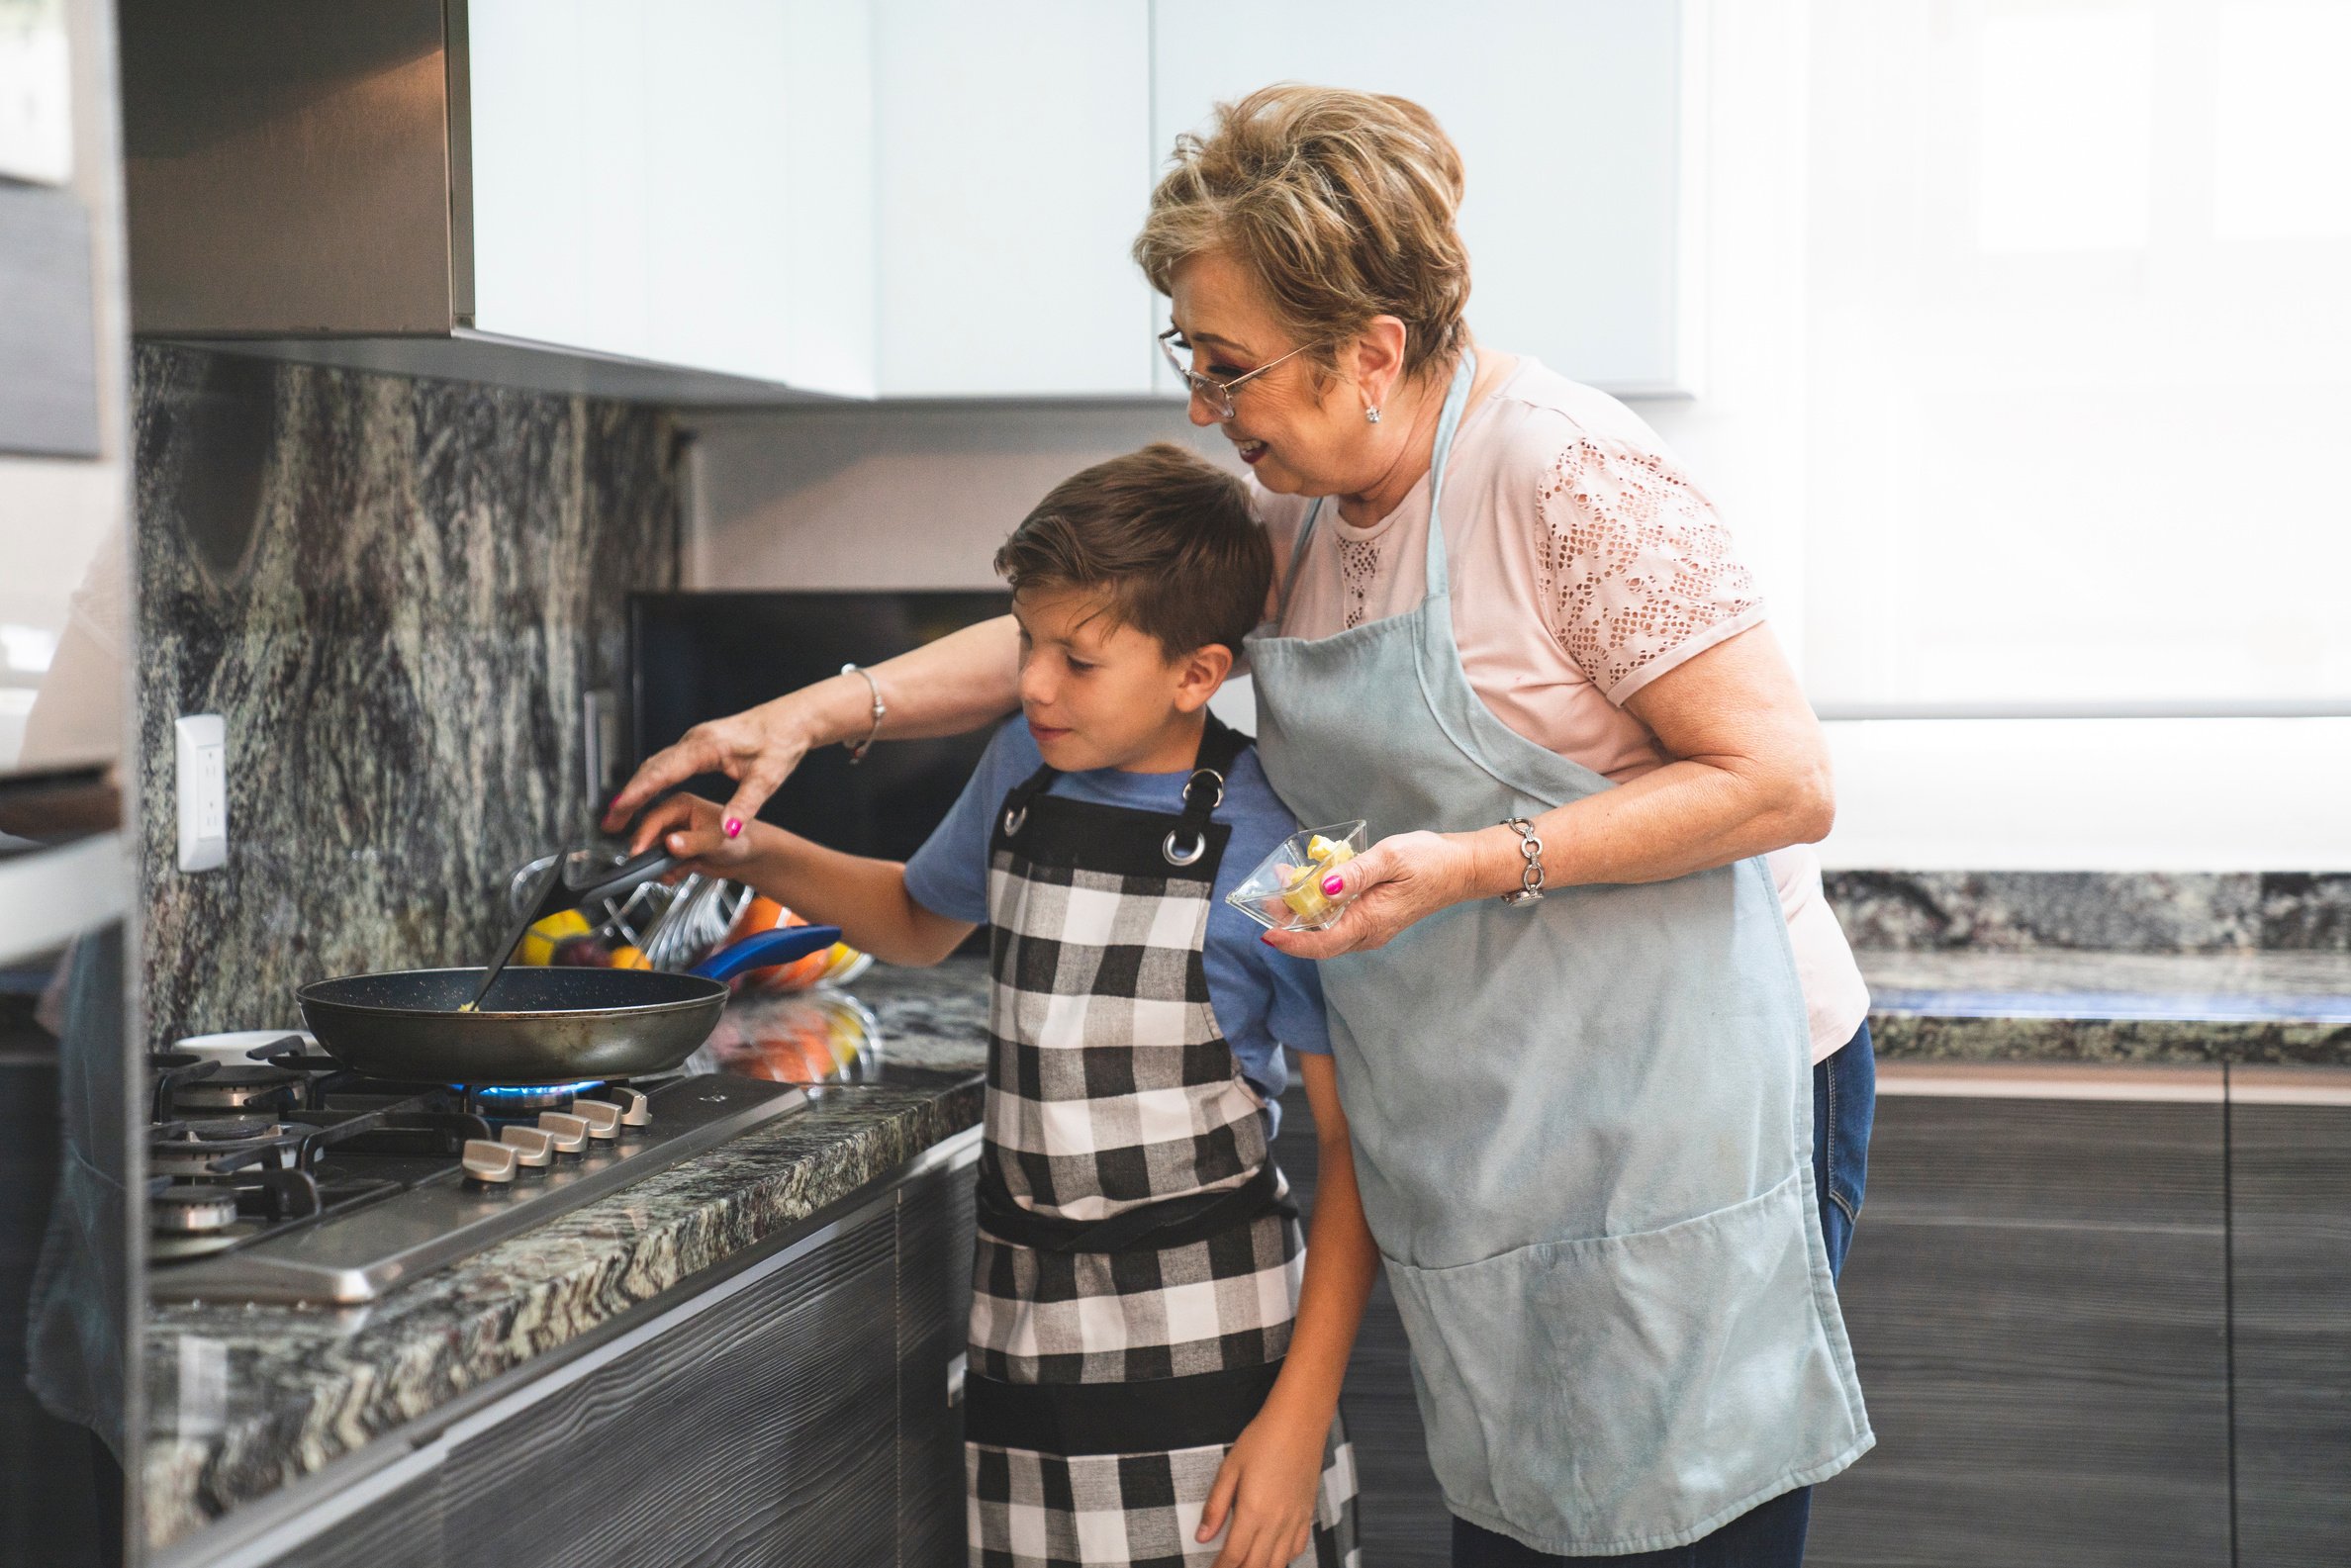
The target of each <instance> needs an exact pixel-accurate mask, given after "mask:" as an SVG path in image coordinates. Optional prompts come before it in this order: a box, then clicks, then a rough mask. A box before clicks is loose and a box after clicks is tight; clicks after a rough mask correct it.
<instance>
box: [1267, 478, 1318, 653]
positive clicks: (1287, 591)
mask: <svg viewBox="0 0 2351 1568" xmlns="http://www.w3.org/2000/svg"><path fill="white" fill-rule="evenodd" d="M1322 508H1323V498H1322V497H1320V496H1317V497H1315V498H1314V505H1313V506H1311V507H1307V508H1306V526H1305V527H1303V528H1300V529H1299V530H1298V542H1297V543H1296V544H1293V545H1291V546H1290V559H1289V570H1288V571H1286V572H1284V573H1282V574H1281V592H1280V593H1279V594H1277V595H1275V596H1274V598H1273V624H1274V625H1275V626H1276V627H1278V626H1279V625H1280V624H1281V623H1282V622H1283V621H1284V620H1287V619H1288V618H1289V606H1290V595H1291V594H1292V593H1293V592H1295V591H1296V589H1297V586H1298V569H1299V568H1300V567H1302V566H1304V565H1305V564H1306V548H1307V546H1309V545H1311V544H1312V543H1314V525H1315V524H1316V523H1318V522H1320V521H1322Z"/></svg>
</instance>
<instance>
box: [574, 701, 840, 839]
mask: <svg viewBox="0 0 2351 1568" xmlns="http://www.w3.org/2000/svg"><path fill="white" fill-rule="evenodd" d="M808 690H810V691H813V690H814V689H813V688H810V689H808ZM809 705H810V704H809V703H808V701H807V698H806V694H805V692H790V693H788V694H786V695H784V696H780V697H777V698H776V699H775V700H774V701H772V702H762V703H760V704H759V706H757V707H753V708H745V709H744V710H743V711H742V712H740V713H730V714H728V715H727V716H726V717H724V718H714V719H710V720H709V721H707V722H706V723H702V724H697V725H695V726H694V728H692V729H690V730H688V731H687V732H686V734H685V736H684V737H683V738H681V739H680V740H679V742H678V743H677V744H676V745H675V746H668V747H664V748H663V749H662V750H660V751H657V752H655V753H654V754H653V755H652V756H650V757H648V758H646V759H645V765H644V766H643V767H641V768H639V769H638V770H637V771H636V776H635V777H634V778H632V779H630V780H629V781H628V785H627V787H626V788H624V789H622V790H621V791H620V792H619V793H618V794H617V795H615V796H613V797H612V803H611V806H610V807H609V808H607V810H606V811H605V818H604V825H605V831H606V832H608V833H616V832H618V831H619V830H620V828H621V826H622V825H624V824H625V823H626V822H627V821H628V819H629V818H630V817H631V816H633V815H634V814H635V813H636V809H637V808H638V807H639V806H641V805H643V804H644V803H645V802H646V801H648V800H650V799H652V798H653V797H654V796H655V795H657V794H659V793H661V791H662V790H664V789H668V788H672V787H674V786H676V785H678V784H684V783H685V782H686V781H687V780H689V779H692V778H694V777H695V776H696V775H698V774H707V773H722V774H724V775H726V777H727V778H729V779H732V780H734V781H735V782H736V784H737V788H736V789H735V792H734V798H732V799H731V800H729V801H727V803H726V806H725V809H724V810H721V809H719V808H718V807H716V806H711V807H710V818H711V821H712V822H714V823H716V824H718V827H719V832H720V834H721V835H722V836H723V835H724V833H725V824H726V823H728V822H732V823H734V824H735V831H736V832H737V833H738V834H739V833H740V832H741V831H742V827H743V825H744V824H746V823H748V822H750V821H751V819H752V818H753V817H756V816H757V815H758V814H759V808H760V807H761V806H763V805H765V804H767V798H768V796H769V795H772V794H774V793H775V792H776V790H777V788H778V786H780V785H781V784H783V783H784V781H785V780H786V779H788V778H790V777H791V775H792V770H793V769H795V768H798V767H799V765H800V759H801V758H803V757H805V756H807V755H808V752H809V749H810V748H811V747H812V746H814V745H815V744H816V738H815V736H814V735H813V733H812V732H811V729H812V726H811V724H810V714H809V712H808V708H809ZM663 803H664V804H665V805H666V804H667V803H668V802H666V801H665V802H663ZM657 809H658V808H657ZM637 841H638V842H639V843H640V844H641V843H645V842H649V841H648V840H647V839H646V838H645V836H644V834H643V833H642V832H641V831H640V832H639V833H638V835H637Z"/></svg>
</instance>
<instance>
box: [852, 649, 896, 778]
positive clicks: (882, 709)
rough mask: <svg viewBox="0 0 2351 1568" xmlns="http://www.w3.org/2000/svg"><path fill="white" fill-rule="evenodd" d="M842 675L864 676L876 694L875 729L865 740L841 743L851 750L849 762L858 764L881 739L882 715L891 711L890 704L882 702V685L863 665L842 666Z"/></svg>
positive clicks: (870, 731)
mask: <svg viewBox="0 0 2351 1568" xmlns="http://www.w3.org/2000/svg"><path fill="white" fill-rule="evenodd" d="M841 674H843V675H862V676H864V677H865V684H866V689H867V690H868V691H870V692H873V693H874V727H873V728H872V729H869V730H867V731H866V738H865V739H864V740H860V741H846V740H845V741H843V742H841V744H842V745H843V746H846V747H848V748H849V761H850V762H851V763H852V764H856V763H861V762H864V761H865V758H866V753H867V752H870V751H872V750H873V749H874V742H875V741H877V740H879V739H880V738H881V736H882V715H883V714H885V713H887V712H889V711H890V704H889V703H887V702H885V701H883V700H882V683H881V682H879V681H877V680H875V679H874V672H873V671H871V670H868V669H866V668H865V667H864V666H862V665H854V664H845V665H843V666H841Z"/></svg>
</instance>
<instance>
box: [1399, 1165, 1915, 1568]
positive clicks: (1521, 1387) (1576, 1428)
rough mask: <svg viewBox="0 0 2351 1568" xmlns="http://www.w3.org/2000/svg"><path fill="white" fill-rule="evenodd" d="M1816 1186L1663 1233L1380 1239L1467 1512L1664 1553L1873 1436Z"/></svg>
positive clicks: (1544, 1541)
mask: <svg viewBox="0 0 2351 1568" xmlns="http://www.w3.org/2000/svg"><path fill="white" fill-rule="evenodd" d="M1805 1203H1806V1196H1805V1190H1804V1183H1803V1180H1802V1177H1801V1175H1798V1176H1791V1177H1789V1178H1788V1179H1787V1180H1785V1181H1783V1182H1781V1183H1780V1184H1779V1185H1778V1186H1776V1187H1774V1188H1772V1189H1771V1190H1770V1191H1769V1192H1766V1193H1763V1194H1762V1195H1760V1196H1758V1197H1755V1198H1750V1199H1748V1200H1746V1201H1745V1202H1743V1203H1739V1204H1735V1205H1733V1206H1732V1207H1730V1208H1727V1209H1721V1210H1718V1211H1716V1212H1715V1213H1713V1214H1708V1215H1702V1216H1700V1217H1699V1218H1697V1219H1694V1220H1686V1221H1683V1222H1682V1223H1680V1224H1678V1225H1672V1226H1668V1227H1666V1228H1665V1229H1663V1230H1659V1231H1646V1232H1642V1233H1639V1234H1636V1235H1632V1236H1616V1237H1604V1238H1599V1239H1595V1240H1590V1241H1579V1242H1550V1243H1543V1244H1540V1245H1534V1246H1527V1247H1521V1248H1519V1249H1518V1250H1516V1251H1510V1252H1504V1253H1502V1254H1500V1255H1499V1256H1495V1257H1489V1258H1484V1259H1481V1260H1480V1261H1478V1262H1474V1263H1463V1264H1459V1265H1457V1266H1454V1267H1448V1268H1417V1267H1414V1266H1412V1265H1411V1264H1407V1263H1400V1262H1398V1261H1397V1260H1395V1259H1394V1258H1389V1259H1387V1273H1388V1279H1389V1281H1390V1283H1391V1285H1392V1286H1393V1288H1394V1291H1395V1296H1396V1305H1397V1307H1398V1308H1399V1309H1400V1311H1401V1312H1402V1315H1403V1319H1404V1327H1405V1331H1406V1333H1407V1335H1408V1336H1409V1337H1410V1338H1411V1341H1412V1352H1413V1354H1412V1361H1413V1382H1414V1385H1415V1389H1416V1391H1417V1392H1418V1394H1419V1396H1420V1407H1421V1417H1422V1420H1423V1422H1424V1423H1425V1424H1426V1426H1427V1429H1428V1438H1429V1457H1430V1460H1431V1462H1432V1464H1433V1465H1434V1466H1435V1468H1436V1472H1437V1477H1438V1480H1439V1481H1440V1482H1441V1483H1443V1485H1444V1488H1445V1493H1446V1501H1447V1502H1448V1504H1449V1505H1451V1506H1452V1508H1453V1510H1454V1512H1455V1513H1457V1514H1459V1515H1460V1516H1462V1517H1463V1518H1465V1519H1467V1520H1469V1521H1470V1522H1472V1523H1476V1524H1482V1525H1484V1526H1486V1527H1487V1528H1489V1529H1499V1530H1504V1531H1506V1532H1508V1533H1510V1534H1513V1535H1516V1536H1518V1537H1519V1538H1521V1539H1523V1540H1526V1541H1528V1542H1529V1543H1530V1544H1532V1545H1535V1546H1536V1547H1538V1548H1539V1549H1540V1550H1544V1551H1550V1552H1558V1553H1567V1554H1584V1553H1594V1554H1597V1553H1609V1552H1627V1551H1653V1550H1657V1549H1660V1548H1663V1547H1667V1546H1673V1545H1679V1544H1682V1543H1683V1542H1686V1541H1689V1540H1694V1539H1696V1538H1697V1537H1698V1536H1700V1535H1702V1534H1704V1533H1706V1532H1707V1531H1708V1530H1711V1529H1714V1528H1716V1527H1718V1526H1720V1525H1721V1524H1724V1523H1726V1522H1729V1521H1730V1520H1732V1519H1735V1518H1737V1517H1738V1516H1739V1515H1740V1514H1742V1513H1744V1512H1745V1511H1746V1510H1748V1509H1750V1508H1752V1507H1754V1506H1755V1505H1757V1504H1759V1503H1762V1502H1764V1501H1766V1500H1768V1499H1770V1498H1772V1497H1775V1496H1777V1495H1778V1494H1779V1493H1781V1492H1783V1491H1786V1490H1788V1489H1789V1488H1790V1487H1794V1486H1801V1485H1808V1484H1810V1483H1812V1482H1814V1481H1818V1480H1822V1479H1825V1478H1826V1477H1827V1476H1829V1475H1832V1474H1834V1473H1835V1472H1836V1471H1837V1470H1839V1469H1842V1468H1843V1467H1844V1466H1845V1465H1846V1464H1848V1463H1850V1462H1851V1461H1852V1460H1853V1459H1854V1458H1855V1457H1857V1456H1858V1455H1859V1454H1860V1453H1861V1452H1862V1451H1864V1450H1865V1449H1866V1448H1867V1447H1868V1446H1869V1438H1868V1425H1867V1418H1866V1416H1865V1415H1864V1414H1863V1412H1862V1409H1861V1401H1860V1394H1859V1389H1858V1386H1857V1384H1855V1383H1854V1382H1853V1380H1852V1359H1851V1353H1850V1351H1849V1350H1848V1349H1847V1347H1846V1344H1845V1339H1844V1333H1843V1327H1842V1325H1841V1323H1837V1322H1835V1321H1834V1314H1835V1298H1834V1294H1833V1293H1831V1292H1830V1290H1829V1289H1828V1286H1827V1277H1828V1276H1827V1273H1826V1269H1825V1267H1824V1268H1823V1269H1822V1270H1821V1271H1820V1272H1819V1273H1818V1274H1817V1275H1816V1272H1815V1269H1814V1266H1813V1257H1812V1248H1811V1246H1810V1245H1809V1243H1808V1237H1807V1227H1806V1224H1805V1221H1806V1211H1805V1207H1804V1206H1805ZM1816 1289H1817V1290H1818V1294H1817V1295H1816Z"/></svg>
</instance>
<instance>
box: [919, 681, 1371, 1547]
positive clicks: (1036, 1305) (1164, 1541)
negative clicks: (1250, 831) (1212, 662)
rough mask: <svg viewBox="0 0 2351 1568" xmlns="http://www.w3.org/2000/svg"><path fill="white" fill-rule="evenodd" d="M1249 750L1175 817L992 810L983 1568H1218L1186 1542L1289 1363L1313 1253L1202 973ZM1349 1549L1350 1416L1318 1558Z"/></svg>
mask: <svg viewBox="0 0 2351 1568" xmlns="http://www.w3.org/2000/svg"><path fill="white" fill-rule="evenodd" d="M1249 744H1250V742H1249V738H1248V737H1247V736H1244V735H1240V734H1237V733H1236V732H1234V731H1233V730H1231V729H1229V728H1228V727H1226V726H1225V725H1224V724H1222V723H1220V722H1219V721H1217V720H1216V719H1215V718H1214V716H1213V715H1212V716H1211V717H1210V718H1209V720H1208V724H1207V728H1206V730H1205V731H1204V732H1203V734H1202V736H1201V741H1200V754H1199V757H1198V760H1197V762H1196V764H1195V767H1194V770H1193V773H1192V775H1191V777H1190V779H1188V780H1187V781H1186V782H1185V785H1184V792H1183V805H1182V808H1181V810H1180V811H1179V812H1178V813H1176V814H1175V815H1174V816H1173V817H1171V816H1169V815H1167V814H1164V813H1160V812H1153V811H1139V810H1132V809H1128V808H1124V807H1117V806H1107V805H1102V804H1099V803H1096V802H1092V801H1084V800H1073V799H1069V798H1066V797H1062V796H1057V795H1054V794H1052V793H1051V792H1050V791H1051V788H1052V784H1053V781H1054V780H1055V779H1056V778H1057V777H1059V776H1058V775H1057V774H1056V773H1055V771H1054V770H1053V769H1051V768H1042V769H1039V770H1038V771H1037V773H1036V774H1034V775H1032V776H1031V777H1030V778H1029V779H1027V780H1025V781H1023V782H1022V783H1021V784H1018V785H1017V786H1015V787H1014V788H1013V789H1012V790H1010V791H1009V792H1008V793H1007V794H1006V795H1005V797H1004V805H1003V809H1002V810H1001V811H999V812H998V813H997V816H996V832H995V834H994V835H993V838H992V840H991V843H990V845H989V870H988V919H989V925H990V932H989V964H990V973H991V976H992V985H991V991H990V1001H989V1021H988V1034H989V1053H988V1078H987V1141H986V1143H985V1145H984V1146H983V1151H982V1156H981V1161H980V1178H979V1193H978V1209H979V1232H980V1234H979V1239H978V1243H977V1248H976V1253H975V1261H974V1267H973V1285H972V1322H971V1343H970V1362H969V1367H970V1370H969V1373H968V1375H967V1377H966V1379H965V1383H964V1434H965V1439H966V1440H965V1448H964V1454H965V1473H966V1497H967V1512H968V1515H969V1519H970V1553H971V1560H972V1561H973V1562H981V1561H984V1560H985V1561H987V1562H989V1563H1004V1564H1013V1565H1030V1564H1035V1565H1039V1568H1042V1565H1044V1564H1046V1563H1053V1564H1065V1563H1069V1564H1080V1563H1082V1564H1100V1565H1104V1568H1107V1565H1111V1564H1121V1565H1123V1564H1129V1563H1136V1562H1146V1561H1148V1562H1160V1561H1166V1562H1184V1563H1193V1562H1196V1563H1199V1564H1203V1565H1204V1564H1206V1563H1209V1562H1211V1561H1212V1560H1213V1559H1214V1558H1215V1556H1216V1554H1217V1551H1218V1549H1219V1543H1209V1544H1202V1543H1200V1542H1196V1541H1194V1540H1192V1538H1191V1528H1192V1526H1193V1525H1196V1524H1197V1522H1198V1521H1199V1516H1200V1510H1201V1507H1202V1506H1203V1504H1204V1503H1205V1502H1206V1499H1207V1496H1208V1490H1209V1487H1210V1486H1211V1485H1212V1484H1213V1482H1214V1481H1215V1478H1216V1472H1217V1469H1218V1467H1219V1466H1220V1465H1221V1464H1222V1463H1223V1462H1224V1456H1225V1453H1226V1452H1227V1450H1228V1449H1229V1448H1230V1447H1231V1445H1232V1443H1233V1440H1234V1439H1235V1438H1237V1437H1238V1436H1239V1435H1240V1434H1241V1431H1242V1429H1244V1428H1245V1427H1247V1426H1248V1424H1249V1423H1250V1421H1251V1420H1253V1419H1254V1418H1255V1417H1256V1415H1257V1412H1258V1409H1259V1407H1260V1406H1262V1405H1263V1404H1264V1403H1265V1399H1266V1396H1267V1394H1268V1393H1269V1392H1270V1391H1271V1389H1272V1386H1273V1381H1274V1379H1275V1378H1276V1377H1277V1376H1278V1375H1279V1374H1280V1370H1281V1360H1282V1357H1283V1355H1285V1354H1286V1353H1287V1351H1288V1348H1289V1337H1290V1327H1291V1320H1292V1317H1293V1316H1294V1314H1295V1312H1296V1306H1297V1289H1298V1282H1299V1278H1300V1275H1301V1273H1302V1271H1303V1267H1304V1254H1305V1241H1304V1237H1303V1235H1302V1234H1301V1232H1300V1229H1299V1225H1298V1219H1297V1211H1296V1208H1295V1206H1294V1205H1292V1204H1291V1203H1290V1202H1289V1200H1288V1195H1287V1184H1286V1183H1285V1182H1284V1181H1283V1180H1282V1177H1281V1172H1280V1169H1279V1167H1278V1166H1277V1165H1276V1164H1275V1163H1274V1161H1273V1159H1272V1155H1271V1152H1270V1149H1269V1148H1268V1147H1267V1141H1266V1116H1265V1111H1264V1106H1263V1103H1262V1102H1261V1101H1260V1099H1259V1098H1258V1095H1257V1093H1256V1091H1255V1090H1253V1089H1251V1088H1250V1087H1249V1085H1248V1084H1247V1083H1246V1082H1244V1081H1243V1080H1242V1078H1241V1075H1240V1071H1239V1068H1238V1066H1237V1064H1236V1063H1235V1061H1234V1060H1233V1055H1232V1051H1231V1049H1230V1048H1229V1047H1228V1046H1227V1045H1226V1044H1225V1041H1224V1037H1223V1034H1222V1033H1221V1031H1220V1030H1219V1029H1218V1028H1217V1024H1216V1016H1215V1013H1214V1011H1213V1009H1212V1008H1211V1007H1210V1005H1209V1001H1208V986H1207V976H1206V970H1205V968H1204V965H1203V962H1202V952H1203V948H1204V944H1205V941H1206V936H1207V926H1208V913H1209V910H1210V908H1211V906H1212V899H1213V894H1214V887H1215V881H1216V874H1217V869H1218V867H1219V866H1220V865H1221V863H1222V861H1223V857H1224V850H1225V845H1226V843H1227V841H1228V840H1229V839H1230V837H1231V834H1232V829H1231V828H1230V827H1229V826H1228V825H1226V824H1223V823H1219V822H1216V821H1214V820H1213V813H1214V811H1215V808H1216V807H1217V805H1219V804H1220V803H1222V801H1223V799H1224V793H1225V789H1224V785H1225V779H1226V777H1227V776H1228V775H1229V774H1230V772H1231V769H1232V765H1233V763H1234V761H1235V760H1236V759H1237V758H1238V757H1239V756H1240V755H1241V753H1242V752H1243V751H1244V750H1245V749H1247V747H1248V746H1249ZM1355 1546H1356V1526H1355V1461H1354V1454H1353V1451H1352V1449H1350V1448H1349V1446H1348V1444H1347V1441H1346V1434H1345V1431H1344V1429H1343V1428H1342V1426H1341V1425H1340V1424H1339V1423H1338V1422H1337V1421H1336V1420H1334V1421H1333V1423H1332V1426H1331V1430H1330V1432H1329V1433H1328V1434H1327V1435H1326V1438H1325V1442H1324V1453H1323V1473H1322V1484H1321V1488H1320V1490H1319V1492H1318V1495H1317V1500H1316V1508H1315V1526H1314V1544H1313V1546H1312V1547H1311V1548H1310V1549H1309V1550H1310V1555H1309V1557H1308V1559H1307V1560H1308V1561H1331V1562H1346V1561H1348V1560H1349V1559H1350V1554H1351V1553H1352V1552H1353V1551H1354V1550H1355Z"/></svg>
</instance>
